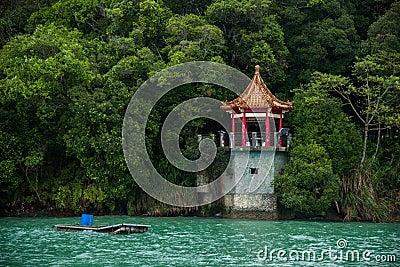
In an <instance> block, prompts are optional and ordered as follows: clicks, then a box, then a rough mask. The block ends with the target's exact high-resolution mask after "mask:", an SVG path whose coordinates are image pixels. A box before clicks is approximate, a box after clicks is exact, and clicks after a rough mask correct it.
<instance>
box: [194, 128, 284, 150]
mask: <svg viewBox="0 0 400 267" xmlns="http://www.w3.org/2000/svg"><path fill="white" fill-rule="evenodd" d="M287 132H288V131H280V132H270V133H268V135H266V133H265V132H248V133H247V135H246V136H244V138H242V133H241V132H230V133H226V132H218V134H209V135H198V141H199V142H200V141H201V140H202V139H204V138H211V139H213V140H214V142H215V143H216V144H217V146H221V147H230V148H236V147H252V148H261V147H269V148H271V149H273V148H275V149H287V148H288V147H289V144H290V141H291V136H290V135H288V133H287Z"/></svg>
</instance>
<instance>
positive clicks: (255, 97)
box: [221, 65, 293, 111]
mask: <svg viewBox="0 0 400 267" xmlns="http://www.w3.org/2000/svg"><path fill="white" fill-rule="evenodd" d="M222 103H223V106H222V107H221V108H223V109H235V110H238V109H239V108H243V109H246V108H252V109H255V108H267V107H271V108H273V110H282V111H289V110H292V109H293V105H292V104H293V102H290V101H287V102H285V101H281V100H279V99H278V98H276V96H274V95H273V94H272V93H271V91H270V90H269V89H268V87H267V85H266V84H265V83H264V81H263V79H262V78H261V75H260V66H258V65H256V67H255V73H254V77H253V79H252V80H251V82H250V84H249V85H248V86H247V88H246V89H245V90H244V92H243V93H242V94H241V95H240V96H239V97H237V98H235V99H234V100H232V101H224V102H222Z"/></svg>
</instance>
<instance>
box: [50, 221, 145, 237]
mask: <svg viewBox="0 0 400 267" xmlns="http://www.w3.org/2000/svg"><path fill="white" fill-rule="evenodd" d="M54 227H56V228H57V230H58V231H64V232H83V231H90V232H96V233H109V234H134V233H144V232H147V231H148V230H149V227H151V225H145V224H129V223H121V224H114V225H108V226H82V225H63V224H56V225H54Z"/></svg>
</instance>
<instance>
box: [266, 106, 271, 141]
mask: <svg viewBox="0 0 400 267" xmlns="http://www.w3.org/2000/svg"><path fill="white" fill-rule="evenodd" d="M268 111H269V109H268V108H267V111H266V113H265V146H270V145H271V127H270V125H269V116H268V113H269V112H268Z"/></svg>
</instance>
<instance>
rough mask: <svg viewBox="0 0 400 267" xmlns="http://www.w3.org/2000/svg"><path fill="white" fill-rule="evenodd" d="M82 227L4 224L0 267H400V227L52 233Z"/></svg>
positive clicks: (173, 226)
mask: <svg viewBox="0 0 400 267" xmlns="http://www.w3.org/2000/svg"><path fill="white" fill-rule="evenodd" d="M79 221H80V218H78V217H75V218H0V247H1V250H0V266H400V248H399V244H400V242H399V241H400V224H386V223H380V224H373V223H327V222H312V221H257V220H239V219H217V218H215V219H214V218H211V219H209V218H182V217H178V218H147V217H146V218H142V217H128V216H105V217H95V218H94V225H104V224H116V223H122V222H125V223H142V224H150V225H152V227H151V228H150V229H149V232H147V233H144V234H132V235H110V234H98V233H92V232H77V233H68V232H58V231H57V230H56V229H55V228H53V227H52V226H53V225H55V224H76V223H79ZM338 240H339V242H338ZM265 252H267V253H265ZM313 253H315V257H314V256H313V255H314V254H313ZM357 253H358V254H357ZM346 255H347V258H346ZM357 255H358V256H357ZM329 256H331V258H329Z"/></svg>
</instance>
